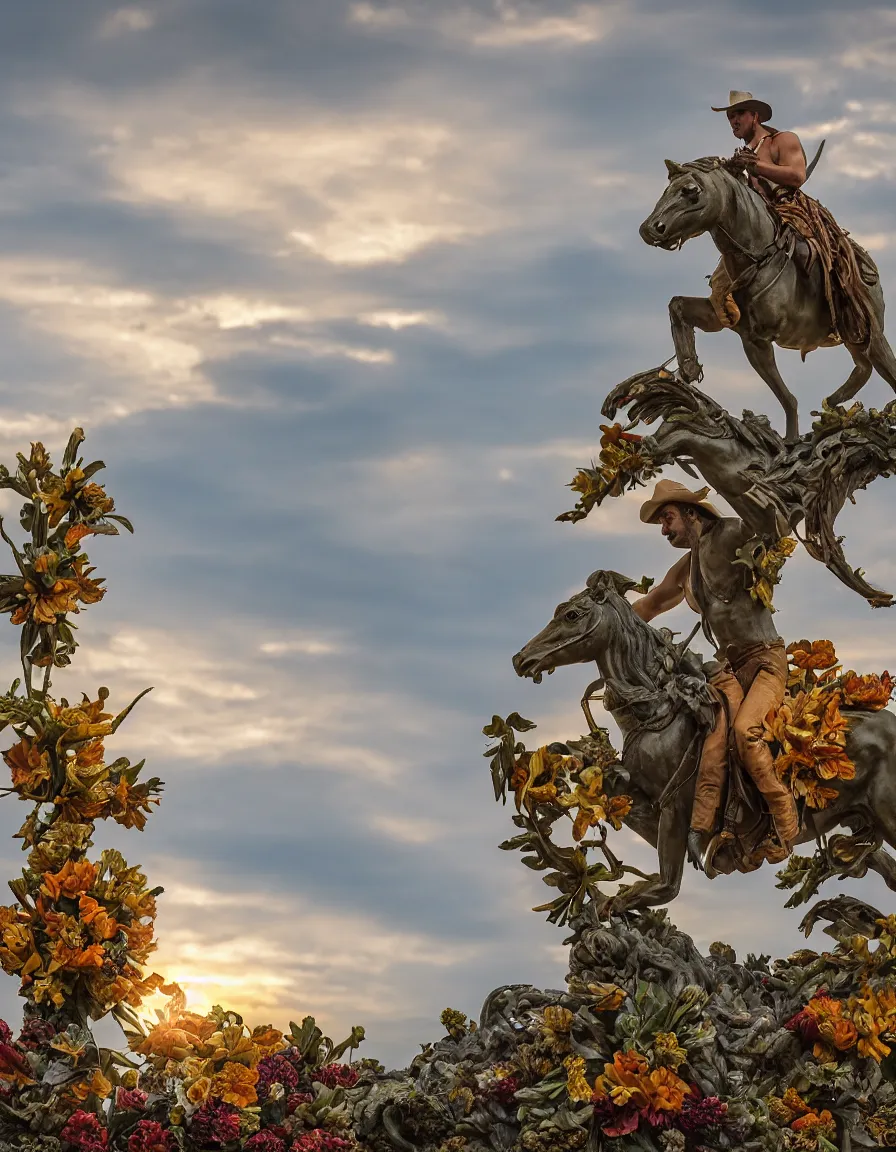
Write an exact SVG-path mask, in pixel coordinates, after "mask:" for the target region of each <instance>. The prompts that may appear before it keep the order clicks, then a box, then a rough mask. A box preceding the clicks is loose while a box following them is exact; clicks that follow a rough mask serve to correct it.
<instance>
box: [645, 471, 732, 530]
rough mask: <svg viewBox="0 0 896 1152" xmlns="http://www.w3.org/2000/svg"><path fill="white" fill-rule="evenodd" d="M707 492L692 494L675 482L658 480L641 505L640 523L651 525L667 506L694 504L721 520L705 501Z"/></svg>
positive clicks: (706, 490)
mask: <svg viewBox="0 0 896 1152" xmlns="http://www.w3.org/2000/svg"><path fill="white" fill-rule="evenodd" d="M708 492H709V489H708V488H701V489H700V491H699V492H692V491H691V490H690V488H685V486H684V484H679V483H678V481H677V480H658V481H657V484H656V487H655V488H654V490H653V495H652V496H651V497H650V499H649V500H645V501H644V503H643V504H642V505H641V523H642V524H653V522H654V521H655V520H656V515H657V513H658V512H659V510H660V509H661V508H665V506H666V505H667V504H695V505H696V506H697V507H698V508H703V509H704V510H705V511H706V512H709V514H710V515H711V516H715V518H716V519H717V520H721V519H722V513H721V512H720V511H719V510H718V508H716V507H715V505H714V504H710V502H709V501H708V500H707V499H706V495H707V493H708Z"/></svg>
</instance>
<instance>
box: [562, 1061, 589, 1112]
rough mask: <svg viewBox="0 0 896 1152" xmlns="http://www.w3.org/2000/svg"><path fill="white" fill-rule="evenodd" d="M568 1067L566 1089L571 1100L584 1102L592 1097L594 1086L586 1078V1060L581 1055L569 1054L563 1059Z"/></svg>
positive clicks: (564, 1064) (565, 1066)
mask: <svg viewBox="0 0 896 1152" xmlns="http://www.w3.org/2000/svg"><path fill="white" fill-rule="evenodd" d="M563 1067H564V1068H565V1069H566V1091H567V1093H568V1094H569V1098H570V1100H573V1101H575V1102H576V1103H579V1104H584V1103H586V1102H587V1101H588V1100H590V1099H591V1093H592V1088H591V1085H590V1084H589V1083H588V1081H587V1080H586V1079H585V1061H584V1060H583V1059H582V1057H581V1056H567V1057H566V1059H565V1060H564V1061H563Z"/></svg>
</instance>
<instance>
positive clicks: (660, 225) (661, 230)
mask: <svg viewBox="0 0 896 1152" xmlns="http://www.w3.org/2000/svg"><path fill="white" fill-rule="evenodd" d="M654 227H655V228H656V230H657V232H659V234H660V236H662V234H663V233H664V232H665V231H666V225H665V224H663V222H662V221H660V222H659V223H658V224H655V225H654Z"/></svg>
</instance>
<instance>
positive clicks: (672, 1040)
mask: <svg viewBox="0 0 896 1152" xmlns="http://www.w3.org/2000/svg"><path fill="white" fill-rule="evenodd" d="M653 1055H654V1058H655V1060H656V1062H657V1064H658V1065H659V1067H661V1068H671V1069H672V1070H673V1072H674V1071H675V1070H676V1069H677V1068H679V1067H680V1066H681V1065H682V1064H684V1062H685V1060H687V1058H688V1054H687V1051H686V1050H685V1049H684V1048H682V1047H681V1046H680V1045H679V1043H678V1037H677V1036H676V1035H675V1033H674V1032H658V1033H657V1035H656V1037H655V1038H654V1041H653Z"/></svg>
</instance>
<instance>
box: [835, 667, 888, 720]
mask: <svg viewBox="0 0 896 1152" xmlns="http://www.w3.org/2000/svg"><path fill="white" fill-rule="evenodd" d="M841 691H842V693H843V703H844V704H847V705H850V706H851V707H855V708H866V709H868V711H870V712H877V711H879V710H880V709H881V708H886V706H887V704H889V702H890V698H891V696H892V695H893V678H892V676H891V675H890V673H889V672H882V673H881V674H880V676H877V675H875V674H873V673H872V674H871V675H867V676H858V675H857V674H856V673H855V672H853V671H849V672H847V673H846V675H845V676H844V677H843V683H842V685H841Z"/></svg>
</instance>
